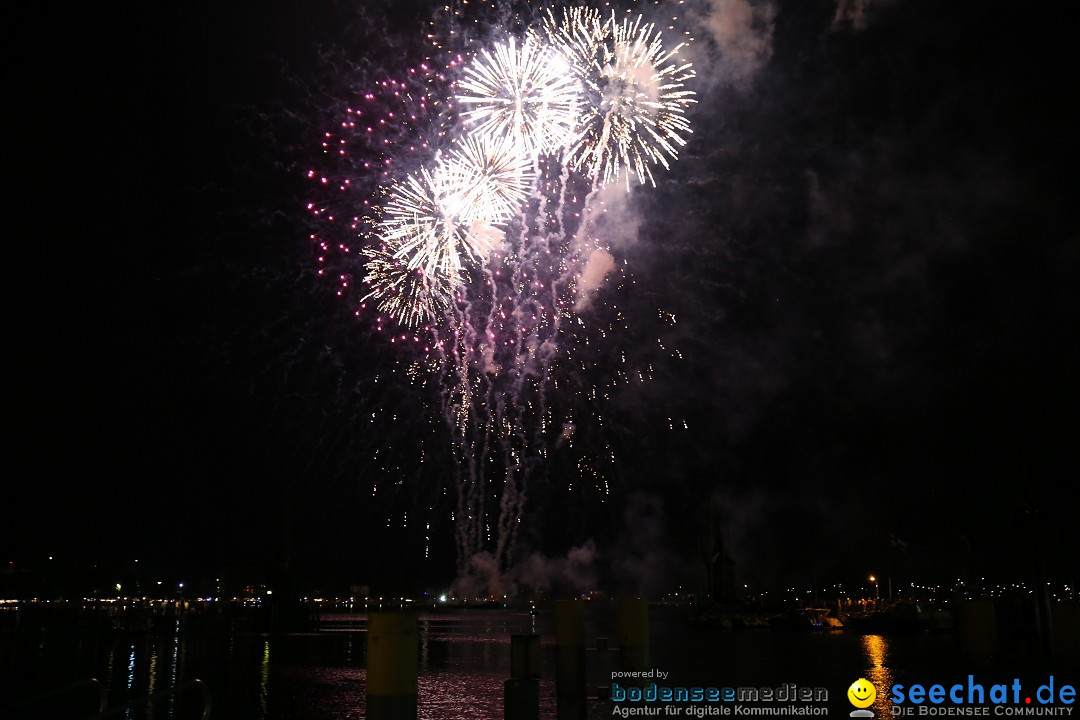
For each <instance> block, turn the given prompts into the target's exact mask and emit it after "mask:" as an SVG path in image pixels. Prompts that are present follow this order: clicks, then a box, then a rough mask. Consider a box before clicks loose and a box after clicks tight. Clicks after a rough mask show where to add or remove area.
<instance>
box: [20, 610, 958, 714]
mask: <svg viewBox="0 0 1080 720" xmlns="http://www.w3.org/2000/svg"><path fill="white" fill-rule="evenodd" d="M617 617H618V613H617V610H615V609H614V608H613V607H604V606H600V604H599V603H596V604H594V605H593V606H590V609H589V611H588V613H587V630H586V637H587V638H588V640H589V643H590V644H592V643H593V642H594V641H595V639H596V638H598V637H605V638H610V639H611V645H612V646H615V645H616V644H617V641H616V638H618V629H617ZM337 619H338V620H352V621H354V622H353V624H352V625H351V626H350V627H348V628H347V629H341V630H324V631H322V632H317V633H299V634H288V635H265V634H254V633H252V634H236V635H211V634H198V633H186V634H185V633H175V632H169V633H167V634H157V635H150V634H138V635H123V634H105V633H97V634H94V633H91V634H85V633H84V634H79V633H75V632H69V633H57V632H52V631H46V632H41V633H40V634H36V635H35V634H31V633H25V634H24V635H23V636H21V637H20V643H25V644H18V645H17V646H15V647H12V642H13V636H11V635H3V634H0V658H5V659H6V658H8V657H10V658H11V662H10V664H8V663H5V665H6V666H7V667H4V668H2V669H3V670H4V672H2V673H0V693H4V694H6V696H7V697H12V696H14V697H26V696H27V695H30V694H33V693H36V692H39V691H44V690H47V689H52V688H56V687H59V686H61V685H64V684H66V683H67V682H69V681H72V680H77V679H81V678H85V677H89V676H97V677H98V678H99V679H101V681H102V682H103V683H104V684H105V685H106V686H107V688H108V691H109V700H110V704H113V705H115V704H119V703H122V702H124V701H126V700H128V699H131V698H134V697H143V696H146V695H149V694H150V693H152V692H155V691H160V690H162V689H165V688H168V687H172V686H174V685H176V684H178V683H181V682H184V681H185V680H190V679H193V678H201V679H203V680H204V681H205V682H206V683H207V685H208V687H209V689H210V691H211V694H212V696H213V706H214V709H213V713H212V716H211V717H216V718H241V719H247V718H251V719H254V720H316V719H320V720H321V719H322V718H328V719H338V718H340V719H349V720H352V719H357V720H359V719H360V718H363V717H364V714H365V694H364V693H365V679H366V674H365V670H364V666H365V662H366V640H367V635H366V632H365V630H364V628H363V621H364V620H366V617H365V616H363V615H355V616H338V618H337ZM418 629H419V645H420V658H419V668H420V678H419V688H420V706H419V707H420V715H419V717H420V720H461V719H462V718H476V719H477V720H501V719H502V696H503V682H504V681H505V679H506V678H507V677H508V676H509V669H510V636H511V635H512V634H515V633H523V634H533V633H534V634H539V635H540V636H541V656H542V657H541V660H542V668H543V675H544V677H543V678H542V679H541V717H543V718H545V719H550V718H554V708H555V702H554V691H555V688H554V679H553V678H554V657H555V647H554V639H553V635H554V633H553V630H554V628H553V626H552V617H551V613H550V612H548V611H545V612H543V613H541V615H540V616H539V617H537V616H533V615H529V614H528V613H525V612H514V611H508V610H472V611H456V612H453V611H451V612H444V613H439V614H430V615H420V616H419V619H418ZM170 630H172V628H170ZM652 630H653V632H652V638H653V640H652V653H651V654H652V665H653V666H654V667H656V668H660V669H662V670H664V671H666V672H668V673H670V676H669V678H668V679H667V681H666V682H667V684H669V685H676V686H679V685H685V686H694V685H701V686H718V687H724V686H736V687H738V686H743V685H747V686H757V687H762V686H778V685H780V684H781V683H796V684H798V685H800V686H804V687H825V688H827V689H828V692H829V698H830V699H829V706H830V709H831V712H830V714H838V713H839V714H842V715H846V714H847V713H848V712H849V711H850V710H851V707H850V705H849V704H848V703H847V700H846V690H847V687H848V686H849V685H850V684H851V683H852V682H853V681H854V680H855V679H857V678H859V677H866V678H867V679H868V680H870V681H871V682H873V683H874V685H875V686H876V687H877V688H878V693H879V694H878V699H877V701H876V702H875V705H874V710H875V711H876V714H877V717H879V718H882V717H889V715H888V698H887V694H888V688H889V687H890V686H891V685H892V683H893V682H894V681H897V682H903V679H902V677H903V673H904V672H906V671H910V670H912V669H916V670H923V669H924V668H926V669H928V668H929V667H930V666H934V665H936V666H937V667H939V668H946V669H950V670H954V669H956V668H959V667H961V666H960V665H958V663H957V661H956V659H955V658H956V655H955V652H954V645H955V643H954V641H953V639H952V637H951V636H941V635H938V636H918V637H907V638H905V637H896V638H893V637H889V638H886V637H883V636H880V635H866V636H862V635H859V634H856V633H849V632H840V633H822V632H817V633H815V632H805V633H794V632H791V633H785V632H779V631H775V630H747V631H743V632H732V631H723V630H713V629H701V628H691V627H690V626H689V625H688V624H687V623H686V621H685V619H684V617H683V615H682V614H681V613H680V612H679V611H678V610H677V609H673V608H654V609H653V612H652ZM121 653H123V654H121ZM588 657H589V660H588V665H589V668H590V670H589V686H590V687H592V688H595V687H596V686H598V685H600V684H606V683H610V682H611V672H610V671H611V669H612V668H617V667H618V666H617V657H615V656H614V655H607V656H605V655H603V654H602V653H598V652H596V651H589V655H588ZM121 658H126V659H127V663H126V664H121V663H122V662H123V661H122V660H121ZM161 663H165V666H162V665H161ZM16 691H18V692H16ZM200 708H201V703H200V701H199V698H198V697H197V696H187V697H178V698H177V697H172V698H170V699H169V700H166V701H162V702H161V703H160V704H158V705H157V707H156V708H150V709H147V708H140V709H136V710H133V711H132V712H131V713H130V715H129V717H130V718H131V720H174V719H175V720H186V719H187V718H192V717H198V712H199V709H200ZM611 709H612V706H611V705H610V704H602V703H599V702H594V703H592V704H591V707H590V714H589V717H590V720H598V719H599V718H609V717H611ZM84 714H86V713H84Z"/></svg>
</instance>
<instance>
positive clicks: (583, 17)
mask: <svg viewBox="0 0 1080 720" xmlns="http://www.w3.org/2000/svg"><path fill="white" fill-rule="evenodd" d="M545 30H546V32H547V34H548V35H549V36H550V37H551V38H552V40H553V42H555V43H557V44H559V45H561V46H562V47H563V48H565V50H564V52H565V53H566V54H567V55H568V56H569V57H570V58H571V59H572V60H573V66H574V67H575V68H576V69H577V70H578V72H579V73H580V79H581V82H582V85H583V87H584V88H585V103H584V106H583V113H582V121H581V125H580V131H579V133H578V134H577V136H576V137H575V139H574V140H573V141H572V143H571V144H570V147H569V150H568V152H567V154H566V157H567V162H569V163H570V164H571V165H572V166H574V167H576V168H578V169H580V170H581V171H582V172H584V173H586V174H587V175H588V176H589V177H591V178H593V179H594V180H596V181H599V182H600V183H602V184H607V183H609V182H611V181H612V180H614V179H617V178H618V177H619V176H620V175H622V174H623V173H625V174H626V184H627V188H629V186H630V176H631V175H635V176H636V177H637V178H638V180H639V181H640V182H641V183H642V184H644V183H645V182H646V181H648V182H650V183H651V184H653V185H655V184H656V180H655V179H654V178H653V174H652V168H651V166H652V165H655V164H657V163H659V164H660V165H663V166H664V167H665V168H667V167H669V165H668V159H669V158H675V157H677V156H678V149H679V147H681V146H683V145H685V144H686V140H685V136H686V135H688V134H690V133H691V132H692V131H691V129H690V123H689V121H688V120H687V118H686V109H687V107H688V106H689V105H690V104H691V103H694V102H696V101H695V100H694V98H693V96H694V92H693V91H692V90H687V89H686V85H685V83H686V81H687V80H689V79H690V78H692V77H694V71H693V69H692V67H691V65H690V63H680V62H679V61H678V60H677V56H678V53H679V50H681V49H682V47H683V45H682V44H680V45H678V46H676V47H675V48H674V49H672V50H671V51H669V52H665V51H664V46H663V42H662V40H661V36H660V33H659V32H655V30H654V26H653V25H652V24H651V23H643V21H642V18H641V16H638V17H637V18H636V19H635V20H631V19H629V18H626V19H624V20H622V21H621V22H619V21H617V20H616V18H615V15H614V14H612V16H611V17H610V18H609V19H608V20H607V21H606V22H601V21H600V19H599V13H597V12H596V11H590V10H583V9H582V10H578V9H575V10H571V11H564V13H563V17H562V18H561V20H560V19H556V18H555V16H554V15H552V14H550V13H549V15H548V18H547V21H546V22H545Z"/></svg>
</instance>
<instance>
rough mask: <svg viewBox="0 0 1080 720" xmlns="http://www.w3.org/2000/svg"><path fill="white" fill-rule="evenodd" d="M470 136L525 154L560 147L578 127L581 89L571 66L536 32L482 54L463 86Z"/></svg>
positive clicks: (460, 91)
mask: <svg viewBox="0 0 1080 720" xmlns="http://www.w3.org/2000/svg"><path fill="white" fill-rule="evenodd" d="M457 99H458V102H459V103H460V104H462V105H464V106H466V107H467V108H468V109H467V110H463V111H462V113H461V116H462V119H464V120H465V123H466V125H467V126H468V127H469V129H470V131H471V132H472V133H474V134H475V135H476V136H478V137H482V138H484V139H485V140H488V141H493V140H498V139H500V138H505V139H507V140H509V141H511V142H512V143H514V144H515V145H516V146H517V147H519V148H520V149H521V152H522V153H524V154H526V155H532V154H540V153H548V152H553V151H556V150H558V149H559V148H561V147H562V146H563V145H564V144H565V143H566V142H567V140H568V138H570V137H571V136H572V135H573V133H574V130H575V128H576V127H577V119H578V112H579V106H580V104H581V88H580V85H579V83H578V81H577V79H576V76H575V73H574V72H572V70H571V68H570V64H569V61H568V60H567V59H566V57H565V56H563V55H562V53H560V52H559V51H558V50H556V49H555V48H554V47H553V46H551V45H550V44H548V43H545V42H544V41H543V40H541V39H540V37H539V36H537V35H536V34H534V33H531V32H530V33H528V34H526V35H525V39H524V40H522V41H521V43H520V45H519V43H518V41H517V39H516V38H513V37H511V38H510V39H509V40H508V41H507V42H504V43H499V44H498V45H496V46H495V47H494V48H493V49H492V50H491V51H490V52H489V51H488V50H483V51H481V53H480V55H479V56H478V57H477V58H476V60H475V61H474V62H473V63H472V64H471V65H469V66H468V67H467V68H466V69H465V78H464V79H463V80H462V81H461V82H460V83H459V84H458V97H457Z"/></svg>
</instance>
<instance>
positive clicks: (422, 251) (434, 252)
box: [380, 165, 502, 285]
mask: <svg viewBox="0 0 1080 720" xmlns="http://www.w3.org/2000/svg"><path fill="white" fill-rule="evenodd" d="M471 192H472V191H471V190H470V188H469V187H468V186H467V185H465V184H463V183H462V176H461V173H459V172H456V171H453V170H448V169H447V168H446V166H445V165H440V166H439V167H437V168H436V170H435V171H434V172H429V171H428V170H426V169H424V168H421V170H420V173H419V175H409V176H408V177H406V179H405V181H404V182H402V183H398V184H397V185H395V186H394V187H393V188H391V190H390V200H389V201H388V202H387V203H386V207H385V211H384V213H383V217H384V219H383V221H382V223H381V224H380V236H381V238H382V240H383V242H384V243H385V244H386V245H388V246H391V247H393V248H395V250H394V257H396V258H398V259H402V260H405V262H406V265H407V267H408V268H409V269H416V268H421V269H422V270H423V271H424V273H425V274H427V275H429V276H434V275H437V274H438V275H442V276H443V277H445V278H446V279H447V281H448V282H450V283H451V285H456V284H457V283H458V282H460V275H461V272H462V270H463V268H464V267H465V265H464V264H463V258H466V259H467V260H471V261H473V262H477V263H479V262H483V261H484V260H485V259H486V258H487V256H488V255H489V254H490V253H491V251H492V250H493V249H495V248H496V247H498V245H499V244H500V242H501V241H502V231H501V230H499V229H498V228H497V227H495V218H492V217H477V216H475V215H472V214H470V213H471V212H472V211H473V210H474V209H475V207H476V206H477V203H475V202H472V201H470V198H469V195H470V193H471Z"/></svg>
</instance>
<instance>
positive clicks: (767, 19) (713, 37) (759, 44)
mask: <svg viewBox="0 0 1080 720" xmlns="http://www.w3.org/2000/svg"><path fill="white" fill-rule="evenodd" d="M775 17H776V8H775V6H774V5H773V4H772V3H771V2H756V1H755V0H709V2H708V4H707V6H706V8H705V11H704V12H703V13H699V14H697V16H696V17H695V18H694V19H695V20H696V21H697V24H698V26H699V28H700V30H699V35H700V36H701V37H704V38H705V39H706V40H708V41H709V46H710V47H709V50H710V52H709V57H707V58H699V59H698V61H697V62H695V63H694V68H695V69H696V70H697V72H698V76H699V78H700V79H701V81H703V82H704V83H706V84H713V85H736V86H741V85H745V84H747V83H748V82H749V81H750V80H751V78H752V77H753V75H754V74H755V73H756V72H757V70H758V69H759V68H760V67H761V66H762V65H764V64H765V63H766V62H768V60H769V58H770V57H772V47H773V21H774V19H775Z"/></svg>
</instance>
